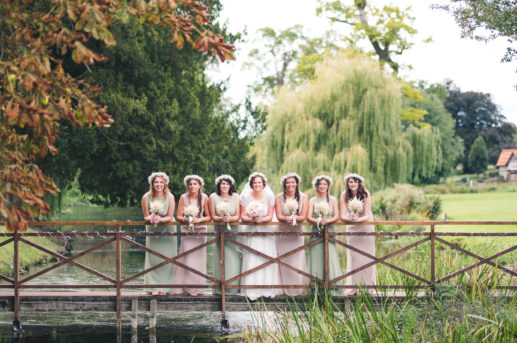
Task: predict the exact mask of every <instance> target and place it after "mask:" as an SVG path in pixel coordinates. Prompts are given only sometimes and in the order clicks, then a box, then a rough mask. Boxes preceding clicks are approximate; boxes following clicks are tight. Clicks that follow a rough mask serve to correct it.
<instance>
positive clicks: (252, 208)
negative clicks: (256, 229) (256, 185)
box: [246, 201, 267, 218]
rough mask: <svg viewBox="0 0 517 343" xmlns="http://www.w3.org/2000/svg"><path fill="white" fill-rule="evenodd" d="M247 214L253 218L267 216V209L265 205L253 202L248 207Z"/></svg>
mask: <svg viewBox="0 0 517 343" xmlns="http://www.w3.org/2000/svg"><path fill="white" fill-rule="evenodd" d="M246 214H247V215H248V216H250V217H251V218H256V217H261V216H265V215H266V214H267V207H266V206H265V205H264V204H263V203H260V202H257V201H252V202H250V203H249V204H248V206H247V207H246Z"/></svg>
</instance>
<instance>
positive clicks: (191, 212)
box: [183, 204, 199, 229]
mask: <svg viewBox="0 0 517 343" xmlns="http://www.w3.org/2000/svg"><path fill="white" fill-rule="evenodd" d="M183 213H184V215H186V216H187V217H188V222H189V225H188V227H189V229H192V228H193V226H194V225H193V224H192V218H193V217H197V215H198V214H199V207H198V206H197V205H194V204H191V205H188V206H187V207H185V209H184V210H183Z"/></svg>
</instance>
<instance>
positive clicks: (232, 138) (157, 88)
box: [51, 21, 253, 206]
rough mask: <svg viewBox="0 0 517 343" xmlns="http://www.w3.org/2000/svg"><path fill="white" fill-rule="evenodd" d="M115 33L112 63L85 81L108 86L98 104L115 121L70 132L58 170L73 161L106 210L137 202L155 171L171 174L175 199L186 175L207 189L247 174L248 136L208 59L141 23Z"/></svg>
mask: <svg viewBox="0 0 517 343" xmlns="http://www.w3.org/2000/svg"><path fill="white" fill-rule="evenodd" d="M113 32H114V34H115V35H116V36H117V42H118V44H117V45H116V46H115V47H113V48H103V53H104V54H105V55H106V56H107V57H108V60H107V62H106V63H104V64H102V65H99V66H97V67H96V68H95V69H94V70H92V72H91V73H89V75H88V78H89V79H91V80H92V81H93V82H95V83H96V84H100V85H102V86H103V91H102V92H101V93H100V96H99V101H100V102H101V103H103V104H105V105H107V106H108V107H109V109H110V113H111V115H112V117H113V118H114V119H115V123H114V124H113V125H112V126H111V127H110V128H109V129H71V130H70V131H69V133H67V135H66V136H64V137H63V138H64V139H63V140H62V141H61V142H60V144H59V147H60V148H62V147H63V148H65V147H66V148H65V149H64V150H63V152H64V154H62V155H63V157H64V156H65V155H66V158H67V161H66V162H65V161H63V160H61V161H57V160H56V161H52V163H51V164H53V165H54V168H55V169H56V168H57V169H58V167H59V164H60V163H65V165H66V163H70V164H73V165H74V166H75V167H76V168H78V169H79V170H80V174H79V178H78V181H79V184H80V188H81V191H82V192H83V193H85V194H88V195H90V200H91V201H93V202H94V203H98V204H103V205H105V206H107V205H118V206H126V205H134V204H137V203H139V201H140V199H141V196H142V194H143V193H144V192H145V191H146V190H147V189H148V188H149V185H148V184H147V176H148V175H149V174H150V173H151V172H152V171H157V170H162V171H165V172H167V173H168V174H169V176H170V177H171V183H170V185H169V188H170V189H171V191H172V192H173V193H174V194H176V195H177V194H180V193H182V192H184V189H185V188H184V185H183V177H184V176H185V175H186V174H191V173H195V174H199V175H201V176H202V177H204V178H205V181H206V185H207V188H208V189H207V191H211V190H212V185H213V180H214V179H215V177H216V176H217V175H218V174H221V173H230V174H232V175H233V176H234V177H235V178H236V180H238V181H240V180H242V179H243V178H244V177H245V176H246V175H248V173H249V171H250V169H251V165H252V163H253V162H252V161H251V160H249V159H248V158H247V154H248V151H249V139H248V137H245V136H243V137H240V132H239V127H238V125H237V124H236V123H234V122H232V121H231V120H230V119H231V116H232V114H231V113H230V112H231V111H230V110H225V109H224V106H222V104H221V103H222V99H221V94H222V92H223V89H224V88H223V86H222V85H210V84H209V82H208V80H207V79H206V77H205V75H204V71H205V68H206V66H207V62H208V57H207V56H205V55H200V54H198V53H196V52H195V51H194V50H193V49H192V48H191V47H188V46H186V47H185V48H184V49H183V50H179V49H177V47H176V46H175V44H173V43H172V42H171V41H170V39H169V38H168V34H169V33H168V32H167V30H165V29H164V28H160V27H153V28H151V27H148V26H145V25H142V24H140V23H139V22H138V21H129V22H128V23H127V24H120V25H116V26H115V27H114V30H113ZM70 181H71V180H70Z"/></svg>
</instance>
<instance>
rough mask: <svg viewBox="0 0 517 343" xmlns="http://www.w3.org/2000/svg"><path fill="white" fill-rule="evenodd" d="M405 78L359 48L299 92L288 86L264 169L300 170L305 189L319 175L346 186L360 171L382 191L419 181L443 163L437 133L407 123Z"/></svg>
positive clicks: (263, 144) (276, 109)
mask: <svg viewBox="0 0 517 343" xmlns="http://www.w3.org/2000/svg"><path fill="white" fill-rule="evenodd" d="M401 106H402V105H401V90H400V82H399V81H397V80H396V79H395V78H393V77H392V76H390V75H387V74H386V73H384V72H382V71H381V70H380V67H379V66H378V64H376V63H375V62H374V61H372V60H371V59H370V58H367V57H364V56H362V55H358V54H357V53H355V54H353V53H343V54H341V55H339V56H337V57H332V58H330V57H329V59H328V60H326V61H325V62H324V63H321V64H319V65H318V66H317V67H316V77H315V79H314V80H313V81H312V82H311V83H309V84H306V85H305V86H304V87H301V88H300V90H298V91H296V92H293V91H290V90H286V89H283V90H282V91H281V92H279V94H278V96H277V98H276V102H275V103H274V104H273V105H272V106H271V108H270V111H269V114H268V123H267V130H266V132H265V133H264V135H263V137H262V138H261V140H258V141H257V142H256V143H255V147H254V149H255V153H256V157H257V165H256V168H257V169H258V170H261V171H264V172H267V173H268V174H269V175H270V177H271V179H272V180H273V182H272V185H273V187H274V188H277V189H279V185H277V182H275V180H278V178H279V177H280V176H281V175H282V174H283V173H285V172H289V171H296V172H298V173H299V174H300V175H301V176H302V179H303V185H302V189H304V190H307V191H309V190H310V189H311V184H310V182H311V180H312V178H313V177H314V176H315V175H318V174H319V173H328V174H330V175H331V176H332V177H333V178H334V179H335V184H334V187H333V190H334V192H336V193H337V192H338V191H339V190H342V189H344V181H343V176H344V175H345V174H346V173H350V172H356V173H359V174H361V175H363V176H365V177H366V179H367V184H368V188H370V189H371V190H376V189H380V188H383V187H384V186H386V185H391V184H393V183H396V182H399V183H400V182H412V181H415V180H418V179H419V178H421V177H422V176H426V177H427V176H428V174H429V173H433V172H436V170H437V169H439V168H440V167H441V166H440V163H441V151H440V149H439V144H438V143H439V142H438V141H437V140H438V139H439V136H438V135H437V132H436V130H434V129H432V128H430V127H426V128H421V129H419V128H414V127H410V128H409V129H407V130H406V131H403V126H402V125H401V120H400V118H401V109H402V107H401Z"/></svg>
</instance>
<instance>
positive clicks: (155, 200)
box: [142, 172, 177, 295]
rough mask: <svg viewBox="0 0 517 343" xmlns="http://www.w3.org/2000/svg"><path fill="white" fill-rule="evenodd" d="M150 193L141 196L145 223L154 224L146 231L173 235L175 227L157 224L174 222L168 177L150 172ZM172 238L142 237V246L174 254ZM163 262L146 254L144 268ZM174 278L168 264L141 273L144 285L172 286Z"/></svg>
mask: <svg viewBox="0 0 517 343" xmlns="http://www.w3.org/2000/svg"><path fill="white" fill-rule="evenodd" d="M147 180H148V181H149V192H147V193H145V194H144V196H143V197H142V212H143V214H144V220H145V221H146V222H148V223H150V224H153V225H146V226H145V231H146V232H176V226H174V225H166V226H164V225H160V226H157V225H156V224H160V223H169V222H171V221H173V220H174V207H175V202H174V196H173V195H172V194H171V192H170V191H169V186H168V184H169V177H168V176H167V174H165V173H163V172H155V173H152V174H151V175H150V176H149V177H148V179H147ZM176 242H177V239H176V237H175V236H168V237H164V236H147V237H146V238H145V246H146V247H147V248H149V249H152V250H154V251H156V252H159V253H160V254H162V255H165V256H167V257H169V258H170V257H173V256H175V255H176ZM162 262H163V259H161V258H160V257H158V256H155V255H153V254H150V253H148V252H146V253H145V267H144V268H145V269H148V268H151V267H152V266H154V265H157V264H159V263H162ZM173 275H174V264H173V263H169V264H166V265H164V266H163V267H160V268H158V269H155V270H153V271H150V272H149V273H146V274H144V283H145V284H146V285H153V284H169V285H170V284H172V281H173ZM166 292H167V290H166V289H163V288H160V289H157V290H156V291H153V292H152V294H153V295H164V294H166Z"/></svg>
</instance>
